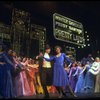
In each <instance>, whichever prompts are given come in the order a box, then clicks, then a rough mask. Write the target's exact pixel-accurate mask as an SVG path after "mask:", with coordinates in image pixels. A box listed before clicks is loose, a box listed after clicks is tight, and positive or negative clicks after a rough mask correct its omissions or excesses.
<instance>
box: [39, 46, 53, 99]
mask: <svg viewBox="0 0 100 100" xmlns="http://www.w3.org/2000/svg"><path fill="white" fill-rule="evenodd" d="M50 51H51V48H50V46H49V45H46V48H45V53H44V57H46V58H48V59H49V58H50V56H49V53H50ZM40 62H41V61H40ZM40 65H41V64H40ZM40 67H41V66H40ZM40 80H41V84H42V87H43V90H44V94H45V97H44V98H49V93H48V90H47V86H51V85H52V68H51V63H50V62H49V61H46V60H45V59H43V61H42V67H41V71H40Z"/></svg>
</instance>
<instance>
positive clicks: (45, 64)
mask: <svg viewBox="0 0 100 100" xmlns="http://www.w3.org/2000/svg"><path fill="white" fill-rule="evenodd" d="M44 57H45V58H50V56H49V54H48V53H45V54H44ZM43 67H45V68H51V63H50V62H48V61H46V60H45V59H44V60H43Z"/></svg>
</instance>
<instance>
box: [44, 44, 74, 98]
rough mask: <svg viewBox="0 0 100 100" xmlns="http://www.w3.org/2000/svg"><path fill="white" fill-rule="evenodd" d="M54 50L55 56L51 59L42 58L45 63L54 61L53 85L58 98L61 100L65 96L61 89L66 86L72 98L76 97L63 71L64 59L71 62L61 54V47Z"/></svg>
mask: <svg viewBox="0 0 100 100" xmlns="http://www.w3.org/2000/svg"><path fill="white" fill-rule="evenodd" d="M55 50H56V55H55V56H53V57H51V58H47V57H43V58H44V59H45V60H46V61H54V69H53V85H54V86H56V88H57V90H58V92H59V94H60V95H59V98H61V97H62V96H63V94H64V95H65V93H64V91H63V87H66V86H67V88H68V89H69V91H70V93H71V94H72V95H73V96H76V95H75V94H74V93H73V91H72V89H71V87H70V85H69V81H68V76H67V73H66V71H65V69H64V59H66V60H67V61H68V62H71V61H70V59H69V58H68V57H67V56H66V55H65V54H64V53H61V47H59V46H56V47H55Z"/></svg>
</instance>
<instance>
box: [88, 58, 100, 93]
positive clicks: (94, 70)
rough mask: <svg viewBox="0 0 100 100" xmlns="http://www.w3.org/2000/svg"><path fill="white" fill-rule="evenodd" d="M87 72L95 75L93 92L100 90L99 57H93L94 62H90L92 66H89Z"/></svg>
mask: <svg viewBox="0 0 100 100" xmlns="http://www.w3.org/2000/svg"><path fill="white" fill-rule="evenodd" d="M89 72H90V73H91V74H92V75H94V76H96V83H95V89H94V92H96V93H98V92H100V58H99V57H96V58H95V62H94V63H93V64H92V67H91V68H90V70H89Z"/></svg>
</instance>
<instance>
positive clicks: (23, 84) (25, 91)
mask: <svg viewBox="0 0 100 100" xmlns="http://www.w3.org/2000/svg"><path fill="white" fill-rule="evenodd" d="M22 64H23V63H22ZM23 65H24V64H23ZM14 86H15V94H16V96H17V97H18V96H30V95H31V90H30V87H29V83H28V80H27V77H26V73H25V71H21V72H20V73H19V74H18V75H17V76H16V77H15V81H14Z"/></svg>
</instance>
